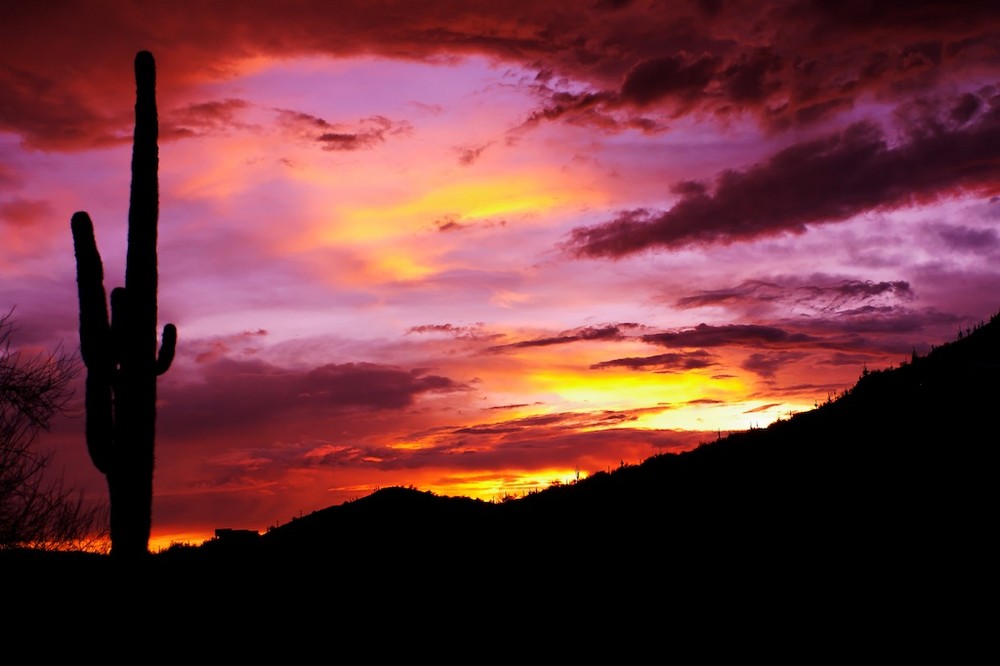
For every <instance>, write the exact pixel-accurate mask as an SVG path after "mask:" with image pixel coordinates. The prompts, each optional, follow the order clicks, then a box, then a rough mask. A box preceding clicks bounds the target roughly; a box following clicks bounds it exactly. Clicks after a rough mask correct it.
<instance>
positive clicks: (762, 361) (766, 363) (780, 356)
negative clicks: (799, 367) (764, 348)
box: [740, 352, 806, 378]
mask: <svg viewBox="0 0 1000 666" xmlns="http://www.w3.org/2000/svg"><path fill="white" fill-rule="evenodd" d="M805 357H806V354H803V353H799V352H758V353H754V354H750V356H748V357H747V358H746V360H744V361H743V363H742V364H740V367H741V368H743V369H744V370H747V371H749V372H752V373H754V374H756V375H759V376H761V377H766V378H770V377H774V376H775V375H776V374H777V373H778V370H780V369H781V368H782V367H783V366H786V365H794V364H796V362H797V361H800V360H802V359H803V358H805Z"/></svg>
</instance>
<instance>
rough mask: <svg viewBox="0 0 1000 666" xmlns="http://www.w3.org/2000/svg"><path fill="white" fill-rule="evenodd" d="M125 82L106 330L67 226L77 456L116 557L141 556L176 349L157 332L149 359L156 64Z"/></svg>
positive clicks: (82, 227) (86, 228)
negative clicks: (125, 130) (120, 237)
mask: <svg viewBox="0 0 1000 666" xmlns="http://www.w3.org/2000/svg"><path fill="white" fill-rule="evenodd" d="M135 82H136V99H135V135H134V139H133V144H132V189H131V194H130V197H129V212H128V253H127V256H126V267H125V287H124V288H122V287H118V288H116V289H114V290H112V292H111V318H110V320H109V319H108V303H107V300H106V296H105V291H104V267H103V264H102V263H101V255H100V254H99V253H98V251H97V242H96V240H95V238H94V225H93V223H92V222H91V220H90V216H89V215H88V214H87V213H86V212H83V211H80V212H77V213H74V214H73V218H72V221H71V223H70V226H71V228H72V232H73V247H74V251H75V253H76V271H77V277H76V279H77V287H78V291H79V296H80V354H81V356H82V357H83V362H84V364H85V365H86V367H87V379H86V398H85V406H86V426H85V431H86V439H87V450H88V451H89V453H90V457H91V460H93V462H94V466H95V467H97V469H98V470H100V471H101V472H102V473H103V474H104V475H105V476H106V477H107V481H108V494H109V497H110V503H111V554H112V556H120V557H138V556H143V555H146V554H148V552H149V533H150V527H151V524H152V508H153V457H154V456H153V448H154V440H155V425H156V377H157V376H158V375H161V374H163V373H164V372H166V371H167V368H169V367H170V363H171V361H173V358H174V351H175V346H176V343H177V329H176V328H175V327H174V325H173V324H167V325H166V326H164V327H163V344H162V346H161V347H160V350H159V354H158V355H157V350H156V345H157V341H156V291H157V265H156V264H157V260H156V235H157V220H158V217H159V183H158V180H157V177H158V176H157V171H158V167H159V154H158V150H159V149H158V147H157V135H158V132H159V130H158V125H157V115H156V64H155V62H154V60H153V55H152V54H151V53H149V52H148V51H140V52H139V53H138V54H137V55H136V57H135Z"/></svg>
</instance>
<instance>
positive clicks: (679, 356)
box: [590, 349, 716, 371]
mask: <svg viewBox="0 0 1000 666" xmlns="http://www.w3.org/2000/svg"><path fill="white" fill-rule="evenodd" d="M714 359H715V357H714V356H713V355H712V354H710V353H708V352H707V351H705V350H704V349H699V350H697V351H693V352H689V353H680V352H678V353H670V354H656V355H655V356H632V357H627V358H616V359H613V360H611V361H601V362H600V363H595V364H594V365H592V366H590V369H591V370H601V369H603V368H631V369H637V370H638V369H646V368H650V367H652V368H655V369H657V370H662V371H683V370H699V369H701V368H707V367H709V366H712V365H716V362H715V360H714Z"/></svg>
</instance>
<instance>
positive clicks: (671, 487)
mask: <svg viewBox="0 0 1000 666" xmlns="http://www.w3.org/2000/svg"><path fill="white" fill-rule="evenodd" d="M998 414H1000V319H998V316H994V317H993V318H992V319H991V320H990V321H989V322H988V323H984V324H981V325H979V326H977V327H975V329H970V330H968V331H966V332H964V333H962V334H961V335H960V337H959V338H958V339H957V340H955V341H953V342H951V343H948V344H945V345H942V346H940V347H938V348H935V349H933V350H932V351H931V352H930V353H929V354H927V355H926V356H917V355H916V354H914V355H913V357H912V358H910V359H908V360H907V361H905V362H903V363H901V364H900V365H899V367H893V368H888V369H875V370H870V371H869V370H867V369H866V370H864V372H863V374H862V376H861V377H860V379H859V380H858V382H857V384H856V385H855V386H854V387H853V388H851V389H850V390H848V391H846V392H844V394H842V395H839V396H837V397H836V398H835V399H831V400H829V401H828V402H827V403H826V404H823V405H820V406H818V407H817V408H816V409H813V410H810V411H808V412H804V413H800V414H796V415H794V416H791V417H790V418H788V419H784V420H781V421H778V422H776V423H773V424H772V425H770V426H768V427H767V428H761V429H753V430H749V431H745V432H740V433H734V434H731V435H729V436H727V437H723V438H720V439H718V440H717V441H713V442H708V443H705V444H703V445H701V446H700V447H698V448H697V449H694V450H691V451H687V452H683V453H664V454H661V455H656V456H653V457H651V458H649V459H647V460H646V461H644V462H643V463H642V464H638V465H626V466H623V467H621V468H619V469H616V470H614V471H611V472H598V473H596V474H594V475H592V476H590V477H587V478H585V479H582V480H580V481H578V482H575V483H572V484H566V485H560V486H553V487H550V488H548V489H546V490H543V491H540V492H537V493H533V494H529V495H527V496H525V497H523V498H520V499H513V500H510V501H506V502H502V503H492V502H485V501H481V500H473V499H469V498H464V497H443V496H436V495H434V494H432V493H430V492H426V491H420V490H418V489H415V488H403V487H392V488H385V489H382V490H379V491H377V492H375V493H373V494H371V495H369V496H367V497H363V498H360V499H358V500H355V501H352V502H347V503H344V504H342V505H338V506H332V507H329V508H326V509H323V510H321V511H316V512H314V513H312V514H309V515H306V516H303V517H300V518H298V519H295V520H293V521H291V522H290V523H287V524H285V525H282V526H280V527H277V528H273V529H271V530H269V531H268V532H267V533H266V534H263V535H261V536H260V537H259V538H258V539H251V540H237V539H218V540H213V541H209V542H206V543H205V544H204V545H203V546H200V547H197V548H183V549H176V552H169V551H168V552H166V553H163V554H161V555H158V556H157V557H160V558H162V559H163V560H165V561H169V560H171V559H174V560H177V561H187V560H192V561H193V560H195V559H199V560H204V561H216V562H226V561H231V559H232V558H238V559H242V560H247V561H253V562H254V563H255V564H256V565H257V566H260V567H267V566H270V565H274V566H285V563H287V562H296V563H315V562H317V561H320V562H325V563H328V564H332V563H336V564H338V565H342V566H353V567H357V568H358V569H359V570H379V571H389V570H398V568H399V567H400V566H401V565H405V567H406V570H408V571H411V572H419V571H424V572H430V571H437V572H439V573H440V571H441V570H442V569H443V570H445V571H447V572H450V573H451V574H455V575H458V573H457V572H461V573H462V574H463V575H464V574H468V575H475V574H476V573H477V572H479V573H481V572H484V571H492V572H497V571H503V570H504V569H505V568H506V567H511V566H513V565H514V564H515V563H518V562H521V563H522V564H523V565H524V566H530V567H531V568H532V569H533V570H536V571H542V572H549V574H551V575H559V574H566V572H568V571H573V572H579V571H581V570H594V571H602V572H603V574H602V575H603V576H608V577H612V578H613V577H614V576H616V575H625V574H626V573H627V572H634V571H649V570H650V568H666V569H669V570H688V569H690V568H691V567H692V566H696V567H698V568H699V569H698V570H700V571H706V570H708V569H707V568H711V570H712V571H713V572H714V574H718V573H721V572H725V571H733V570H738V571H742V572H744V573H748V572H752V571H757V572H762V571H770V572H772V573H774V572H776V571H782V572H789V571H815V570H816V567H833V569H832V570H831V571H836V572H838V573H837V575H835V576H833V578H832V579H831V580H843V579H846V578H849V577H851V576H855V575H859V574H860V573H864V574H865V575H869V574H871V573H872V571H876V570H877V571H884V572H885V575H886V576H887V577H888V579H891V580H896V581H897V582H898V583H900V584H903V583H904V579H903V578H899V579H898V580H897V577H898V576H904V572H905V576H906V577H909V576H911V575H914V573H913V572H914V569H915V568H924V569H923V570H924V571H925V572H926V569H925V568H926V567H934V568H938V567H941V566H946V565H947V566H957V567H959V571H961V570H962V569H961V567H963V566H965V564H967V563H969V562H972V561H975V560H976V559H977V558H978V557H981V554H982V553H984V552H987V551H985V550H983V549H984V548H985V547H986V545H987V543H989V542H990V539H989V532H990V526H992V525H993V519H994V509H993V507H994V505H995V502H993V498H994V496H995V493H994V492H993V490H992V488H993V484H994V483H995V480H994V472H995V469H996V468H995V463H994V462H993V449H994V447H995V446H996V445H997V444H998V443H1000V437H998V434H997V432H998V423H997V416H998ZM963 563H965V564H963ZM734 568H735V569H734ZM574 575H576V573H574ZM905 580H908V578H906V579H905Z"/></svg>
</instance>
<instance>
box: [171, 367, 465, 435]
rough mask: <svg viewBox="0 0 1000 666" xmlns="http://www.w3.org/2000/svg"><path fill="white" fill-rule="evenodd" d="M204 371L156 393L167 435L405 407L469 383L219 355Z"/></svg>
mask: <svg viewBox="0 0 1000 666" xmlns="http://www.w3.org/2000/svg"><path fill="white" fill-rule="evenodd" d="M202 375H203V382H201V383H182V384H177V383H174V384H170V383H166V384H164V386H163V388H162V390H161V391H160V398H161V400H162V401H163V404H162V406H161V414H163V419H162V423H163V426H162V429H163V432H164V434H166V435H167V436H177V435H194V434H204V433H205V432H207V431H214V430H216V429H225V428H230V427H232V428H235V429H237V430H243V429H246V428H252V427H254V424H261V423H265V422H271V421H276V422H283V421H286V420H293V419H294V418H295V417H296V416H302V415H303V414H306V413H308V414H312V415H318V416H323V415H326V414H335V413H341V412H346V411H351V410H353V409H365V410H397V409H404V408H406V407H409V406H411V405H413V404H414V403H415V401H416V400H417V398H418V397H419V396H420V395H423V394H427V393H448V392H456V391H464V390H467V388H468V387H467V386H466V385H464V384H462V383H459V382H456V381H454V380H452V379H449V378H448V377H443V376H440V375H434V374H430V373H428V372H427V371H425V370H420V369H404V368H399V367H395V366H389V365H381V364H377V363H342V364H336V363H331V364H327V365H323V366H320V367H317V368H313V369H311V370H306V371H303V370H297V369H287V368H281V367H278V366H274V365H271V364H268V363H264V362H262V361H256V360H232V359H229V358H224V359H222V360H217V361H214V362H212V363H209V364H207V365H205V366H204V368H203V371H202Z"/></svg>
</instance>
